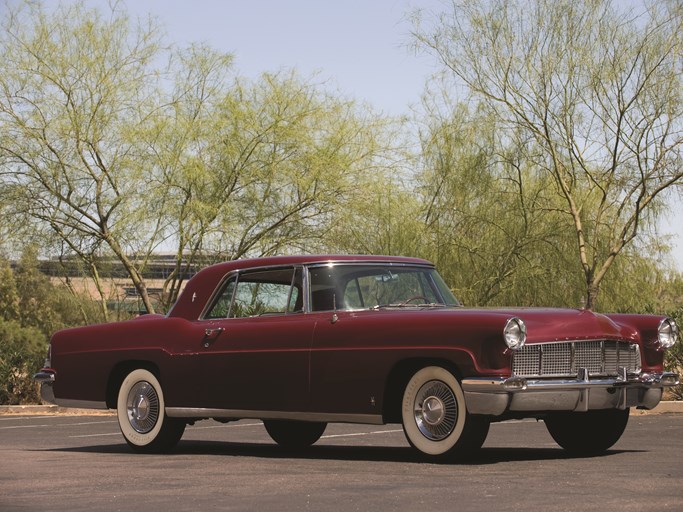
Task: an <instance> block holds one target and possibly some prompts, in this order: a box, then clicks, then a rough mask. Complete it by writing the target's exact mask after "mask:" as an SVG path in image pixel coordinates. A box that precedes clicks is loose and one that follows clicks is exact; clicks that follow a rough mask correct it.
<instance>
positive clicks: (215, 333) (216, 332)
mask: <svg viewBox="0 0 683 512" xmlns="http://www.w3.org/2000/svg"><path fill="white" fill-rule="evenodd" d="M224 330H225V329H223V328H222V327H216V328H215V329H206V330H205V331H204V347H208V346H209V345H211V343H212V342H214V341H216V339H217V338H218V337H219V336H220V335H221V333H222V332H223V331H224Z"/></svg>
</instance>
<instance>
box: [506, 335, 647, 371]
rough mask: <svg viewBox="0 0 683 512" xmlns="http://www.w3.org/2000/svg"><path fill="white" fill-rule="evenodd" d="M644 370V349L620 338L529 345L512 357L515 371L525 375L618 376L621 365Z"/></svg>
mask: <svg viewBox="0 0 683 512" xmlns="http://www.w3.org/2000/svg"><path fill="white" fill-rule="evenodd" d="M620 367H624V368H626V369H627V370H628V371H630V372H637V371H640V350H639V349H638V345H636V344H634V343H624V342H619V341H568V342H559V343H541V344H537V345H525V346H524V347H522V348H521V349H520V350H518V351H516V352H515V353H514V355H513V356H512V372H513V374H514V375H518V376H521V377H534V376H536V377H576V376H577V374H578V369H579V368H586V370H588V373H589V374H590V375H600V376H616V375H618V374H619V368H620Z"/></svg>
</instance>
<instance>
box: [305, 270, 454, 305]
mask: <svg viewBox="0 0 683 512" xmlns="http://www.w3.org/2000/svg"><path fill="white" fill-rule="evenodd" d="M303 266H304V267H305V270H306V272H305V274H306V277H307V279H306V280H305V281H306V288H307V290H306V292H307V293H306V297H305V299H308V306H310V305H311V301H312V297H311V292H312V291H311V286H310V270H311V269H313V268H322V267H334V266H344V267H351V266H359V267H360V266H363V267H386V266H390V267H401V268H416V269H422V270H433V271H436V266H435V265H433V264H431V263H430V264H427V263H404V262H392V261H377V260H374V261H372V260H371V261H366V260H358V261H344V260H336V261H335V260H331V261H320V262H315V263H306V264H304V265H303ZM428 279H429V281H430V283H429V284H430V285H431V286H432V287H433V288H434V294H435V295H436V296H437V297H438V298H439V299H441V301H443V305H444V307H452V308H455V307H461V304H460V302H459V301H458V299H457V297H455V296H453V298H454V299H455V301H456V302H457V304H447V303H446V300H445V298H444V297H443V295H442V293H441V288H440V287H439V286H437V284H436V282H435V281H434V278H433V276H432V275H429V276H428ZM441 279H442V280H443V278H441ZM451 295H452V293H451ZM371 310H372V308H368V307H363V308H353V309H352V308H345V309H342V310H337V309H326V310H321V311H311V308H310V307H307V309H306V313H315V314H319V313H330V312H336V311H344V312H347V313H353V312H357V311H371Z"/></svg>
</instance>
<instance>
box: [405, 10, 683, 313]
mask: <svg viewBox="0 0 683 512" xmlns="http://www.w3.org/2000/svg"><path fill="white" fill-rule="evenodd" d="M682 28H683V4H681V3H680V2H664V3H659V4H650V5H648V7H647V10H646V12H644V13H642V14H641V15H639V14H636V13H633V12H623V11H620V10H619V9H618V8H616V7H615V4H614V3H613V2H611V1H609V0H598V1H593V2H574V1H571V0H562V1H556V0H534V1H533V2H531V3H529V2H525V1H507V0H494V1H491V2H479V1H476V0H467V1H464V2H462V3H455V2H454V3H453V4H451V7H450V10H449V11H447V12H446V13H445V14H443V15H442V16H441V17H440V18H438V19H437V20H435V21H434V23H433V25H432V26H427V25H426V24H425V23H424V20H420V19H418V21H417V29H416V34H415V36H416V41H417V44H418V46H419V47H420V48H423V49H426V50H427V51H430V52H432V53H433V54H434V55H435V56H436V58H437V59H438V60H439V61H440V62H441V63H442V64H443V66H444V68H445V69H446V70H447V71H448V72H449V73H451V76H453V77H454V78H455V79H457V80H459V81H460V83H463V84H464V85H466V86H467V88H468V89H469V91H470V93H471V95H472V99H473V100H474V101H477V102H480V104H481V106H482V108H486V109H487V110H489V111H490V112H491V114H492V115H493V116H495V118H496V119H497V120H498V122H499V127H500V129H501V130H504V131H505V138H506V139H507V141H510V142H512V143H513V147H514V148H515V150H517V151H521V152H523V157H524V161H525V162H526V163H527V168H526V169H527V170H528V172H530V173H533V174H535V175H536V179H538V180H541V181H542V182H543V183H544V186H545V182H548V183H549V184H551V185H552V187H553V189H552V194H553V196H554V198H555V200H554V201H551V203H550V204H551V205H552V206H553V207H554V208H556V209H557V211H558V212H559V213H561V214H562V217H561V220H562V221H563V222H565V223H566V225H567V226H568V227H570V228H571V229H572V230H573V237H574V244H573V250H572V252H573V253H574V255H575V256H574V257H575V258H576V261H577V262H578V263H579V264H580V269H581V272H582V273H583V278H584V285H585V295H586V305H587V307H589V308H593V307H594V306H595V305H596V300H597V298H598V294H599V290H600V287H601V285H602V284H603V281H604V279H605V277H606V275H607V272H608V270H609V269H610V267H611V266H612V264H613V263H614V261H615V259H616V258H617V257H618V256H619V255H620V254H621V253H622V252H623V251H624V250H625V249H626V248H628V247H629V246H630V245H633V244H635V243H637V241H638V240H639V239H640V238H641V237H642V233H643V230H644V228H646V226H647V224H648V222H650V221H651V220H652V218H653V215H656V211H657V208H658V207H659V202H660V201H661V200H662V198H663V197H664V196H666V194H667V192H668V191H670V190H671V189H672V188H673V187H675V186H676V185H677V184H680V183H681V180H682V177H683V167H681V165H680V162H681V158H682V154H681V151H682V149H683V124H682V123H683V101H682V100H683V96H681V93H680V92H681V90H683V78H682V75H681V72H680V62H681V58H682V56H683V35H682V34H683V30H682ZM520 136H521V139H520ZM518 140H522V141H523V144H519V143H518Z"/></svg>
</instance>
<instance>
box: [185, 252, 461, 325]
mask: <svg viewBox="0 0 683 512" xmlns="http://www.w3.org/2000/svg"><path fill="white" fill-rule="evenodd" d="M338 265H343V266H374V267H383V266H388V267H402V268H419V269H427V270H436V266H435V265H434V264H432V263H420V262H415V263H413V262H398V261H391V260H386V261H383V260H353V261H349V260H328V261H315V262H311V263H294V264H292V263H289V264H280V265H264V266H257V267H249V268H240V269H235V270H231V271H230V272H228V273H226V274H225V275H224V276H223V277H222V278H221V279H220V281H219V282H218V285H217V286H216V287H215V288H214V290H213V292H212V293H211V295H210V296H209V299H208V300H207V301H206V304H205V305H204V308H202V311H201V313H200V314H199V316H198V317H197V320H199V321H212V320H213V321H215V320H221V321H222V320H232V318H230V317H227V318H206V315H207V314H208V312H209V311H210V310H211V308H212V307H213V305H214V303H215V301H216V299H217V297H218V296H219V294H220V293H221V291H222V290H223V286H224V285H225V284H226V283H227V281H229V280H230V279H231V278H232V277H233V276H237V281H238V282H239V276H240V274H245V273H251V272H262V271H268V270H280V269H286V268H292V269H295V270H296V269H297V268H300V269H301V270H302V277H303V280H302V283H303V285H302V286H303V288H304V290H303V292H304V297H303V300H304V310H303V314H308V313H315V314H318V313H327V312H329V311H332V310H328V311H311V297H310V295H311V286H310V275H309V274H310V272H309V270H310V269H312V268H319V267H330V266H338ZM430 277H431V276H430ZM235 284H237V283H235ZM432 285H433V286H435V289H436V290H437V293H438V295H439V296H440V297H441V299H442V300H444V298H443V297H442V296H441V290H440V289H439V287H438V286H436V283H433V282H432ZM236 289H237V286H235V290H236ZM234 293H235V292H234V291H233V296H232V297H231V299H230V309H231V311H232V305H233V302H234V298H235V297H234ZM456 301H457V298H456ZM445 306H447V307H459V306H460V304H459V303H458V304H457V305H449V304H445ZM344 311H346V312H353V311H369V308H361V309H345V310H344ZM286 314H301V313H286Z"/></svg>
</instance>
